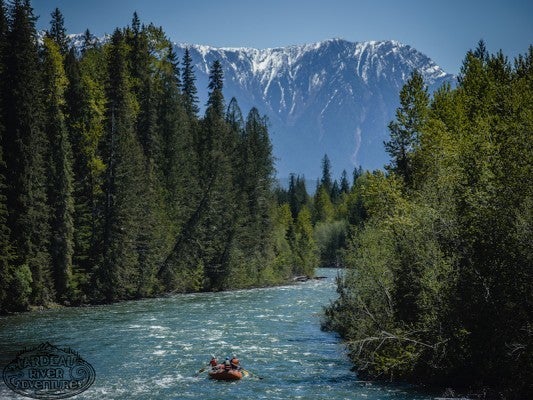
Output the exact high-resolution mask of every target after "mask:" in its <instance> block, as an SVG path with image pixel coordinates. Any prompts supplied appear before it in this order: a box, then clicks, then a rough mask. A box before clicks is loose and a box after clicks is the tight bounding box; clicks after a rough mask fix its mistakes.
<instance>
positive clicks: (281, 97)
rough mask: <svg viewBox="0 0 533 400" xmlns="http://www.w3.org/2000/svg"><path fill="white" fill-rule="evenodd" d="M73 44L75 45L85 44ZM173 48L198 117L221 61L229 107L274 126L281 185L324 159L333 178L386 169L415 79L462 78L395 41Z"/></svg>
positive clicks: (312, 173) (313, 174)
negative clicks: (403, 95)
mask: <svg viewBox="0 0 533 400" xmlns="http://www.w3.org/2000/svg"><path fill="white" fill-rule="evenodd" d="M70 36H71V39H73V42H75V40H76V38H78V39H79V38H80V37H81V35H70ZM78 41H79V40H78ZM99 41H100V42H104V41H106V39H105V38H101V39H99ZM173 44H174V50H175V52H176V54H177V56H178V58H179V59H180V60H182V59H183V54H184V51H185V48H187V47H188V48H189V51H190V55H191V57H192V60H193V65H194V69H195V76H196V79H197V80H196V86H197V88H198V97H199V106H200V112H203V111H204V110H205V104H206V102H207V93H208V90H207V86H208V79H209V67H210V65H211V64H212V63H213V61H214V60H216V59H218V60H219V61H220V62H221V64H222V68H223V71H224V89H223V92H224V96H225V99H226V103H229V101H230V99H231V98H232V97H235V98H236V99H237V101H238V103H239V106H240V107H241V109H242V111H243V114H244V115H246V113H247V112H248V111H249V110H250V109H251V108H252V107H257V108H258V110H259V112H260V113H262V114H264V115H266V116H267V117H268V118H269V121H270V133H271V140H272V143H273V147H274V155H275V157H276V168H277V171H278V177H280V178H284V177H287V176H288V175H289V174H290V173H298V174H302V175H304V176H305V177H306V178H308V179H316V178H318V177H319V176H320V173H321V167H320V163H321V159H322V158H323V156H324V154H328V156H329V158H330V160H331V162H332V168H333V172H334V176H340V173H341V171H342V170H343V169H345V170H346V171H347V172H348V173H349V174H350V173H351V171H352V170H353V168H357V167H359V166H360V165H361V166H362V167H363V168H365V169H378V168H382V167H383V166H384V164H386V163H387V162H388V156H387V154H386V153H385V150H384V146H383V141H385V140H388V128H387V126H388V123H389V122H390V121H391V120H393V119H394V116H395V110H396V108H397V107H398V106H399V93H400V90H401V88H402V86H403V85H404V84H405V82H406V81H407V79H408V78H409V76H410V75H411V73H412V71H413V70H415V69H418V70H419V71H420V72H421V73H422V76H423V77H424V80H425V82H426V84H427V86H428V89H429V92H430V93H432V92H433V91H434V90H436V89H437V88H438V87H440V86H441V85H442V84H444V83H450V84H451V85H452V87H453V86H454V85H455V84H456V77H455V76H454V75H452V74H448V73H446V72H445V71H444V70H443V69H442V68H441V67H439V66H438V65H437V64H436V63H435V62H434V61H433V60H432V59H431V58H430V57H428V56H427V55H425V54H423V53H421V52H419V51H418V50H416V49H415V48H413V47H411V46H410V45H407V44H403V43H401V42H399V41H396V40H379V41H378V40H375V41H362V42H351V41H348V40H345V39H341V38H332V39H326V40H322V41H318V42H314V43H308V44H302V45H289V46H284V47H283V46H282V47H274V48H266V49H256V48H252V47H215V46H208V45H199V44H188V43H181V42H174V43H173Z"/></svg>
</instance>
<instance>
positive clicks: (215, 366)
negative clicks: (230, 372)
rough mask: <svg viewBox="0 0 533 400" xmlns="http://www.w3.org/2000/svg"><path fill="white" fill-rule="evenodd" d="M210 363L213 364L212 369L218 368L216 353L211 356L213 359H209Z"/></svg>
mask: <svg viewBox="0 0 533 400" xmlns="http://www.w3.org/2000/svg"><path fill="white" fill-rule="evenodd" d="M209 365H210V366H211V369H217V368H218V361H217V358H216V357H215V356H214V355H212V356H211V361H209Z"/></svg>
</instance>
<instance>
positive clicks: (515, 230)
mask: <svg viewBox="0 0 533 400" xmlns="http://www.w3.org/2000/svg"><path fill="white" fill-rule="evenodd" d="M389 129H390V134H391V135H390V141H388V142H386V143H385V147H386V149H387V151H388V152H389V154H390V156H391V162H390V165H388V166H387V168H386V170H387V173H383V172H381V171H375V172H373V173H369V172H357V173H356V174H354V177H355V178H356V181H355V184H354V186H353V188H352V189H351V191H350V194H349V196H348V200H347V202H346V206H345V207H344V211H342V210H341V212H345V213H346V214H345V215H346V217H347V221H348V223H349V226H350V227H349V229H348V232H349V235H348V236H349V237H348V240H347V246H346V250H345V251H344V263H345V264H346V266H347V267H348V270H347V271H346V274H345V275H344V276H343V277H342V278H340V279H339V280H338V293H339V298H338V299H337V300H336V301H334V302H333V303H332V304H331V305H330V306H329V307H328V308H327V309H326V319H325V321H324V326H325V328H328V329H334V330H336V331H338V332H339V333H340V334H341V335H342V336H343V337H344V338H345V339H346V343H347V346H348V349H349V351H350V356H351V358H352V360H353V362H354V364H355V367H356V369H357V371H358V373H359V374H360V376H361V377H363V378H371V379H387V380H388V379H396V380H407V381H411V382H425V383H428V382H430V383H434V384H437V385H441V387H450V388H453V389H454V390H456V393H457V392H458V393H469V392H470V393H477V394H480V393H481V394H483V393H484V394H483V396H484V397H482V398H498V399H500V398H509V399H524V398H529V397H530V396H531V394H532V393H533V386H532V385H533V381H532V379H531V371H532V370H533V340H532V338H533V329H532V325H531V324H532V322H531V321H532V312H533V291H532V290H531V289H532V287H531V282H533V263H532V254H533V253H532V251H531V243H533V237H532V235H531V232H532V229H531V227H532V223H533V220H532V210H533V207H532V206H533V203H532V198H533V197H532V196H533V192H532V190H533V181H532V179H533V170H532V168H533V149H532V144H533V140H532V137H533V47H530V48H529V49H528V51H527V53H526V54H524V55H521V56H519V57H518V58H517V59H516V60H515V61H514V63H511V62H509V60H508V59H507V58H506V57H505V56H504V55H503V54H502V53H501V52H499V53H497V54H493V55H490V54H488V53H487V51H486V49H485V45H484V43H483V42H480V43H479V45H478V47H477V49H476V50H475V51H470V52H468V54H467V55H466V58H465V60H464V62H463V66H462V69H461V73H460V76H459V80H458V86H457V87H456V88H454V89H452V88H450V87H449V86H444V87H442V88H441V89H440V90H438V91H437V92H435V93H434V94H433V96H429V95H428V92H427V89H426V86H425V84H424V82H423V79H422V77H421V75H420V74H419V73H418V72H416V71H415V72H414V73H413V74H412V76H411V77H410V79H409V80H408V82H407V83H406V85H405V86H404V88H403V89H402V91H401V93H400V107H399V108H398V110H397V114H396V120H395V121H393V122H391V124H390V125H389ZM322 182H326V181H324V180H323V181H322ZM322 203H323V204H324V206H323V207H324V208H326V207H328V206H327V202H326V201H322ZM326 214H327V212H323V213H322V215H326ZM448 393H450V392H448Z"/></svg>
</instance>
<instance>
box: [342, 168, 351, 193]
mask: <svg viewBox="0 0 533 400" xmlns="http://www.w3.org/2000/svg"><path fill="white" fill-rule="evenodd" d="M340 191H341V193H349V192H350V183H349V182H348V173H347V172H346V170H345V169H343V170H342V174H341V183H340Z"/></svg>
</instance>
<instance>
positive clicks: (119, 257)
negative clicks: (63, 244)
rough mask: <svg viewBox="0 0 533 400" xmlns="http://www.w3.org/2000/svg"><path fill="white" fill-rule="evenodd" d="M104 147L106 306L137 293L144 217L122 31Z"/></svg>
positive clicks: (111, 70)
mask: <svg viewBox="0 0 533 400" xmlns="http://www.w3.org/2000/svg"><path fill="white" fill-rule="evenodd" d="M108 76H109V77H108V82H107V99H108V110H107V127H106V136H105V143H104V150H103V156H104V162H105V165H106V171H105V177H104V185H103V190H104V196H105V202H104V215H103V219H104V221H103V239H102V250H103V261H102V265H101V267H100V270H99V271H98V289H99V292H100V295H101V296H102V297H103V299H105V300H106V301H116V300H118V299H123V298H129V297H133V296H134V295H135V294H136V293H137V289H138V283H139V282H138V277H139V260H138V253H137V238H138V234H139V228H140V226H139V221H138V216H139V214H140V213H141V202H142V187H141V178H142V176H143V171H144V168H143V164H144V160H143V157H142V148H141V146H140V144H139V142H138V140H137V135H136V134H135V127H134V118H133V117H134V108H133V96H132V93H131V90H130V85H131V83H130V79H129V76H128V70H127V46H126V43H125V39H124V36H123V34H122V32H121V31H120V30H118V29H117V30H115V32H114V33H113V36H112V38H111V43H110V49H109V61H108Z"/></svg>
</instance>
